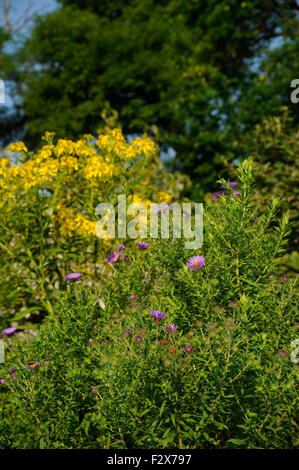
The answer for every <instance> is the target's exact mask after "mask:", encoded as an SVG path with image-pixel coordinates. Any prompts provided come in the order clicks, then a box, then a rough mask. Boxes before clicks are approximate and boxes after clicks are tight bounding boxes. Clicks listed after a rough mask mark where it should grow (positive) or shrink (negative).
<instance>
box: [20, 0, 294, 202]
mask: <svg viewBox="0 0 299 470" xmlns="http://www.w3.org/2000/svg"><path fill="white" fill-rule="evenodd" d="M60 3H61V4H62V7H61V8H59V9H57V10H56V11H54V12H53V13H50V14H47V15H45V16H43V17H39V18H38V19H37V21H36V25H35V27H34V29H33V31H32V34H31V36H30V37H29V39H28V40H27V41H26V45H25V47H24V48H23V50H22V53H21V55H20V57H19V78H18V83H19V94H20V96H21V98H22V100H21V104H20V107H19V110H20V115H21V116H22V119H21V122H22V125H23V126H25V131H26V142H27V143H29V142H30V141H31V143H34V144H36V143H37V142H38V141H39V138H40V136H41V135H42V134H43V133H44V132H45V131H55V132H56V134H57V135H58V136H59V137H68V138H77V137H78V136H81V135H82V134H84V133H86V132H93V133H94V132H96V130H97V128H98V126H99V125H101V111H102V110H103V109H104V108H107V109H110V108H112V109H115V110H117V111H118V113H119V119H120V122H121V124H122V126H123V129H124V132H125V133H126V134H128V133H136V132H143V131H144V130H147V129H149V128H151V129H154V132H156V131H157V138H158V142H159V144H160V145H161V148H162V150H166V151H167V150H168V149H169V148H172V149H174V151H175V152H176V158H175V160H173V161H172V167H173V168H175V169H179V170H181V171H183V172H184V173H187V174H189V175H191V176H192V179H193V184H192V187H191V189H190V190H191V192H192V195H193V198H197V199H198V198H199V197H202V196H203V194H204V192H206V191H207V190H208V189H211V187H212V186H213V185H215V181H216V179H217V175H218V174H219V172H220V171H222V169H223V167H222V165H221V162H220V157H221V156H222V155H223V154H227V153H228V152H229V151H231V150H234V146H235V145H238V140H239V138H240V137H241V136H242V135H243V133H244V130H245V131H246V130H249V129H250V128H251V127H252V125H255V124H258V123H260V122H261V120H262V118H263V117H264V116H265V115H271V114H272V113H277V112H278V109H279V107H280V106H281V105H283V104H284V105H287V106H290V110H291V112H292V113H293V114H294V116H295V118H296V122H297V123H298V106H297V105H292V104H291V103H290V99H289V97H290V82H291V80H292V79H293V78H296V77H298V60H296V58H297V57H298V34H297V33H298V21H297V19H296V12H297V3H296V1H294V0H280V1H276V0H275V1H274V0H258V1H253V0H252V1H244V2H237V1H236V0H225V1H219V0H213V1H209V2H206V1H202V0H192V1H188V2H186V1H183V0H168V1H156V0H143V1H136V0H134V1H133V0H131V1H128V2H123V1H114V2H107V1H104V2H103V1H93V0H88V1H74V0H62V1H61V2H60ZM273 38H279V42H278V44H277V47H276V48H275V49H274V50H273V51H271V49H269V46H270V44H271V40H272V39H273ZM153 126H154V127H153ZM155 126H156V127H155Z"/></svg>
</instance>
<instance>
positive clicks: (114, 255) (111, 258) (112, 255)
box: [106, 250, 121, 263]
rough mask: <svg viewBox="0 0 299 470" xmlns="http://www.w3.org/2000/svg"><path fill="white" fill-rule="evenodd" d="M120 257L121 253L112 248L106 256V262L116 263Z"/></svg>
mask: <svg viewBox="0 0 299 470" xmlns="http://www.w3.org/2000/svg"><path fill="white" fill-rule="evenodd" d="M120 257H121V253H117V252H116V250H112V251H111V252H110V253H109V255H108V256H107V259H106V263H117V262H118V261H119V258H120Z"/></svg>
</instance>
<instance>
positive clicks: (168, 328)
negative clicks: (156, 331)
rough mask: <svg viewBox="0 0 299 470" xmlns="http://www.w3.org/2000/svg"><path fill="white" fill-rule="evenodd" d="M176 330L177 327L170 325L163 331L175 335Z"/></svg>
mask: <svg viewBox="0 0 299 470" xmlns="http://www.w3.org/2000/svg"><path fill="white" fill-rule="evenodd" d="M177 329H178V325H175V324H174V323H171V325H165V326H164V331H166V332H171V333H175V332H176V330H177Z"/></svg>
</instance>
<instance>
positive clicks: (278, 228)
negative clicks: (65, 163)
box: [0, 160, 298, 449]
mask: <svg viewBox="0 0 299 470" xmlns="http://www.w3.org/2000/svg"><path fill="white" fill-rule="evenodd" d="M238 173H239V178H238V190H239V191H240V192H239V193H238V194H234V193H233V191H232V190H230V189H229V188H227V190H226V194H225V195H222V196H220V197H219V198H217V199H215V200H214V201H213V202H212V203H211V204H210V205H209V206H208V207H207V209H206V211H205V227H204V230H205V232H204V244H203V246H202V248H201V249H199V250H196V253H195V252H194V253H193V251H192V250H186V249H185V248H184V240H183V239H176V240H175V239H173V240H162V239H159V238H158V239H156V240H150V248H149V249H148V250H144V251H141V250H138V249H137V247H136V245H135V244H134V243H133V242H132V241H131V242H130V243H129V244H127V246H126V249H125V252H124V253H125V254H127V255H129V258H130V259H129V261H128V262H124V261H123V259H122V258H121V259H120V260H119V262H118V263H116V264H114V265H113V269H112V271H111V275H110V277H109V279H108V282H107V284H106V286H105V288H104V289H103V288H98V289H90V288H89V287H88V286H87V283H88V276H84V277H83V278H82V283H81V281H78V284H76V283H71V284H70V285H69V286H68V289H67V292H53V297H56V306H55V315H54V316H51V318H49V319H48V321H47V322H46V323H45V324H44V325H43V326H41V328H40V330H39V333H38V336H36V337H32V336H30V335H29V334H28V333H27V334H26V333H25V334H24V335H23V336H22V337H19V338H16V337H12V338H11V339H8V340H7V342H6V345H7V348H6V363H5V366H2V365H1V366H0V371H1V372H0V378H1V377H4V378H5V383H4V384H2V385H0V397H1V400H2V403H3V407H2V410H1V419H0V446H1V447H2V448H3V447H17V448H95V447H96V448H175V447H179V448H283V449H285V448H294V447H295V446H296V445H297V444H298V442H296V431H298V428H297V427H296V422H295V410H296V404H297V400H298V395H297V392H296V372H297V369H296V367H297V366H296V365H294V364H293V363H292V361H290V358H289V353H290V352H291V351H290V343H291V341H293V340H294V339H295V338H296V335H298V332H296V327H297V326H298V325H296V321H295V313H296V302H295V300H296V298H295V293H294V286H295V280H294V279H288V280H283V279H281V277H280V276H278V265H279V261H280V258H281V256H282V254H283V251H284V246H285V243H286V237H287V236H288V234H289V231H288V228H287V220H286V217H285V216H284V217H283V218H282V220H281V221H280V223H277V221H275V211H276V209H277V199H274V200H273V201H272V203H271V205H269V206H268V207H267V208H266V210H265V212H264V214H263V215H261V216H259V217H258V218H257V219H256V220H255V217H256V216H257V215H258V213H257V207H256V203H255V201H254V199H253V196H254V187H253V176H252V162H251V161H250V160H248V161H246V162H245V163H244V164H243V165H242V166H241V167H240V168H239V170H238ZM221 183H224V181H221ZM253 219H254V220H253ZM193 254H200V255H204V257H205V264H204V266H203V267H202V268H200V269H197V270H194V271H190V270H189V269H188V267H187V262H188V259H189V258H190V256H192V255H193ZM272 275H273V276H274V277H273V278H272V277H271V278H270V277H269V276H272ZM132 294H135V296H136V298H133V299H132V298H130V296H131V295H132ZM151 309H159V310H161V311H164V312H165V313H166V317H165V318H163V319H162V320H161V321H160V322H155V321H154V318H153V317H152V316H151V314H150V312H151ZM167 324H168V325H169V324H176V325H177V331H176V332H175V333H169V332H168V333H167V332H165V331H164V328H163V326H165V325H167ZM131 327H132V328H133V331H132V334H130V333H128V332H130V329H131ZM124 330H127V331H128V332H125V331H124ZM137 338H138V339H139V340H137ZM163 340H164V341H163ZM184 346H185V347H188V346H191V348H192V349H189V351H190V352H188V351H186V350H185V349H184ZM36 361H37V362H39V366H38V367H36V368H34V370H27V369H26V367H25V366H26V365H28V364H30V363H32V362H36ZM12 367H16V371H15V372H14V375H12V374H9V375H6V374H5V371H6V370H7V369H10V368H12ZM14 377H15V379H14ZM297 435H298V434H297Z"/></svg>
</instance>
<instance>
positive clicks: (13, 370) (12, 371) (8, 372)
mask: <svg viewBox="0 0 299 470" xmlns="http://www.w3.org/2000/svg"><path fill="white" fill-rule="evenodd" d="M16 370H17V368H16V367H12V368H11V369H9V370H8V371H7V372H6V373H7V374H9V375H12V374H13V373H14V372H15V371H16Z"/></svg>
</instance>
